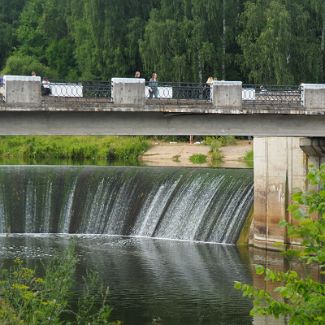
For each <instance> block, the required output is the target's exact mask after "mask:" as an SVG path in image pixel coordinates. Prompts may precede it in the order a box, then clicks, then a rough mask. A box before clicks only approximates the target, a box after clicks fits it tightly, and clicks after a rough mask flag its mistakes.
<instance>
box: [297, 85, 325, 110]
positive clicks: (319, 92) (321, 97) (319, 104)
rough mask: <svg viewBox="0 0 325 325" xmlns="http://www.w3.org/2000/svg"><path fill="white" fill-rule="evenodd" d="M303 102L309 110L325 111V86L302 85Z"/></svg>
mask: <svg viewBox="0 0 325 325" xmlns="http://www.w3.org/2000/svg"><path fill="white" fill-rule="evenodd" d="M301 86H302V101H303V106H304V107H305V109H307V110H311V109H319V110H324V109H325V84H302V85H301Z"/></svg>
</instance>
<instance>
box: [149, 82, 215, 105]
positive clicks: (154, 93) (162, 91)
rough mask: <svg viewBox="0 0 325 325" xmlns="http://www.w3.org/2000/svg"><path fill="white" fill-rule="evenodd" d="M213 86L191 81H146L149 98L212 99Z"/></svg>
mask: <svg viewBox="0 0 325 325" xmlns="http://www.w3.org/2000/svg"><path fill="white" fill-rule="evenodd" d="M211 89H212V88H211V87H210V85H207V84H201V83H189V82H158V83H157V84H154V83H152V82H150V81H148V82H146V88H145V96H146V98H148V99H161V100H166V99H177V100H178V99H179V100H182V99H184V100H195V101H196V100H199V101H210V100H211V94H212V92H211Z"/></svg>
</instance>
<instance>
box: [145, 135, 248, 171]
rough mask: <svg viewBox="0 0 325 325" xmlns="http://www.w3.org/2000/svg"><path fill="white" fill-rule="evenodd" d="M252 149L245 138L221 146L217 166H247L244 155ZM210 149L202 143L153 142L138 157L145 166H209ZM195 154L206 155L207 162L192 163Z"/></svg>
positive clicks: (210, 163)
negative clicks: (220, 158)
mask: <svg viewBox="0 0 325 325" xmlns="http://www.w3.org/2000/svg"><path fill="white" fill-rule="evenodd" d="M252 149H253V145H252V143H251V142H250V141H247V140H238V141H237V142H236V144H234V145H229V146H225V147H221V148H220V152H221V155H222V157H223V158H222V162H220V164H218V167H223V168H248V166H247V164H246V162H245V160H244V157H245V154H246V153H247V152H249V151H250V150H252ZM210 150H211V148H210V146H208V145H204V144H202V143H194V144H189V143H181V142H180V143H176V142H169V143H166V142H155V143H152V145H151V147H150V149H148V150H147V151H146V152H145V153H144V154H143V155H142V156H141V157H140V160H141V161H142V163H143V164H145V165H146V166H168V167H173V166H179V167H194V166H195V167H198V166H200V167H211V166H212V161H211V157H210V153H209V152H210ZM195 154H201V155H205V156H207V157H208V159H207V162H206V163H202V164H194V163H192V162H191V161H190V157H191V156H192V155H195Z"/></svg>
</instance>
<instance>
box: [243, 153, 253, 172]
mask: <svg viewBox="0 0 325 325" xmlns="http://www.w3.org/2000/svg"><path fill="white" fill-rule="evenodd" d="M244 160H245V162H246V165H247V166H248V167H250V168H252V167H254V152H253V150H249V151H247V152H246V153H245V156H244Z"/></svg>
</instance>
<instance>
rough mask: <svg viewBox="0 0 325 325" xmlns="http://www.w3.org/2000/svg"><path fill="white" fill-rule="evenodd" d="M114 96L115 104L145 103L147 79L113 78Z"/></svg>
mask: <svg viewBox="0 0 325 325" xmlns="http://www.w3.org/2000/svg"><path fill="white" fill-rule="evenodd" d="M112 86H113V89H112V98H113V101H114V103H115V104H126V105H128V104H131V105H144V103H145V79H138V78H112Z"/></svg>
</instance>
